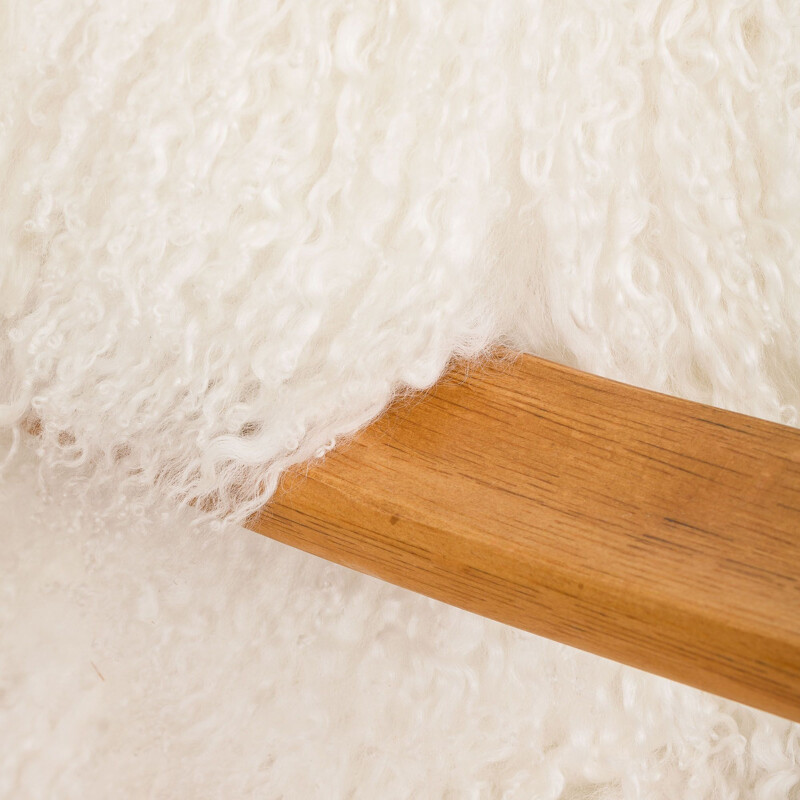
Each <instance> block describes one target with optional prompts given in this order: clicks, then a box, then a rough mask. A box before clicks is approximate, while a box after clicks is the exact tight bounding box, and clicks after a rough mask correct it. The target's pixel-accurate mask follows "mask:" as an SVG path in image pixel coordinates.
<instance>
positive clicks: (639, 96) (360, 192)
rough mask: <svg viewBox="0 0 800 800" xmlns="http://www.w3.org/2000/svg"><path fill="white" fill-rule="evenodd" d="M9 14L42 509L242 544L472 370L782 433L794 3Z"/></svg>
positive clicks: (798, 43)
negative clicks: (607, 387) (471, 363)
mask: <svg viewBox="0 0 800 800" xmlns="http://www.w3.org/2000/svg"><path fill="white" fill-rule="evenodd" d="M0 9H2V10H1V11H0V14H2V19H1V20H0V36H2V37H3V46H2V48H0V68H2V75H3V79H2V81H0V174H2V176H3V200H2V205H0V248H2V251H0V252H1V253H2V255H1V256H0V259H1V260H0V265H2V269H0V320H2V322H0V324H1V325H2V328H1V329H0V333H1V334H2V338H0V365H1V366H2V384H0V404H1V405H0V424H1V425H2V426H3V427H4V428H6V429H9V430H11V431H12V432H13V434H14V441H15V442H16V441H19V440H22V439H24V438H26V431H27V432H30V429H31V427H33V428H34V429H35V431H36V434H37V435H36V437H35V447H36V449H37V452H38V453H39V456H40V465H41V478H42V482H43V484H44V485H46V486H56V485H58V486H63V485H65V484H70V483H71V484H72V485H74V486H75V487H76V488H77V487H80V488H81V491H82V492H84V494H85V496H86V497H87V502H89V503H91V502H95V503H96V502H97V501H96V499H93V498H96V496H97V494H98V492H102V490H103V487H113V489H114V491H115V492H116V493H118V496H122V495H124V496H125V497H126V499H127V501H128V502H133V503H139V504H140V505H142V506H143V507H149V506H151V505H152V504H153V503H155V502H156V495H159V496H167V497H171V498H173V499H174V500H181V501H190V502H194V503H197V504H198V505H200V506H202V507H204V508H208V509H210V510H211V511H212V512H213V513H214V514H216V515H217V516H221V517H226V518H228V519H231V520H238V521H241V520H243V519H244V518H245V517H246V516H247V514H248V513H250V512H252V511H253V510H255V509H256V508H257V507H258V506H260V505H261V504H263V503H264V502H265V501H266V500H268V499H269V497H270V495H271V494H272V493H273V492H274V490H275V488H276V485H277V483H278V479H279V476H280V474H281V473H282V472H283V471H284V470H285V469H286V468H287V467H288V466H290V465H292V464H296V463H302V462H304V461H307V460H308V459H310V458H313V457H314V456H316V455H318V454H321V453H324V452H325V451H326V450H327V449H329V448H330V447H331V446H332V444H333V443H334V442H336V441H337V440H338V439H340V438H341V437H346V436H348V435H350V434H352V433H353V432H354V431H356V430H357V429H359V428H360V427H362V426H363V425H364V424H365V423H366V422H368V421H369V420H370V419H372V418H374V417H375V416H376V415H377V414H378V413H379V412H380V411H381V410H382V409H383V408H385V406H386V405H387V403H388V402H389V401H390V399H391V398H392V397H393V396H394V395H396V394H398V393H402V392H406V391H409V390H417V389H424V388H425V387H428V386H430V385H431V384H432V383H433V381H435V379H436V378H437V377H438V376H439V375H440V374H441V372H442V370H443V369H444V368H445V366H446V365H447V363H448V361H449V360H450V359H451V358H453V357H454V356H459V355H462V356H476V355H478V354H479V353H481V352H482V351H483V350H484V349H485V348H486V347H487V346H488V345H489V344H491V343H494V342H505V343H508V344H512V345H514V346H516V347H518V348H520V349H524V350H528V351H531V352H534V353H538V354H540V355H545V356H548V357H551V358H554V359H557V360H559V361H562V362H566V363H571V364H574V365H575V366H578V367H580V368H583V369H587V370H590V371H593V372H596V373H600V374H604V375H609V376H612V377H615V378H620V379H623V380H626V381H629V382H632V383H636V384H639V385H643V386H647V387H650V388H654V389H659V390H664V391H669V392H672V393H678V394H681V395H684V396H687V397H691V398H694V399H700V400H705V401H708V402H712V403H715V404H717V405H721V406H725V407H730V408H736V409H739V410H745V411H749V412H750V413H755V414H759V415H761V416H764V417H767V418H769V419H776V420H781V421H783V422H786V423H789V424H796V423H797V422H798V413H799V411H798V409H800V400H798V386H799V385H800V377H799V376H798V373H799V372H800V355H799V352H800V350H799V348H800V337H798V332H800V278H798V275H800V268H799V267H798V259H799V258H800V247H798V242H799V241H800V215H798V211H797V210H798V208H800V140H799V139H798V129H799V126H800V34H798V29H799V26H800V22H799V21H798V19H799V18H800V7H798V5H797V4H796V3H793V2H786V3H782V4H781V3H779V2H772V0H770V2H753V3H742V2H720V3H717V2H715V3H687V2H682V1H681V2H638V3H620V2H609V3H571V2H567V3H559V4H547V3H536V2H519V3H517V2H503V3H490V4H467V3H456V2H453V3H445V2H436V1H435V0H434V1H432V0H419V1H418V2H413V1H411V2H405V3H393V2H387V3H373V2H370V1H368V0H363V2H341V0H337V1H336V2H321V3H313V4H311V3H290V2H284V3H280V2H257V3H256V2H230V1H229V0H225V1H224V2H223V1H222V0H220V1H219V2H192V3H179V2H176V0H158V2H146V1H145V0H108V1H107V2H103V1H100V2H81V3H75V2H73V0H41V2H25V3H19V2H15V0H3V2H2V4H0ZM743 385H746V386H747V387H748V391H747V392H746V393H743V392H742V386H743ZM7 455H9V454H7Z"/></svg>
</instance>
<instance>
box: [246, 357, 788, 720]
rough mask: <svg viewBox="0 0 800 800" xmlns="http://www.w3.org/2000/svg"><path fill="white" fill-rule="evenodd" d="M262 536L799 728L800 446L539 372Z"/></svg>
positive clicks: (458, 397)
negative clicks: (773, 715) (763, 711)
mask: <svg viewBox="0 0 800 800" xmlns="http://www.w3.org/2000/svg"><path fill="white" fill-rule="evenodd" d="M251 527H253V528H254V529H255V530H257V531H258V532H260V533H263V534H265V535H267V536H270V537H272V538H274V539H277V540H280V541H282V542H286V543H288V544H291V545H294V546H296V547H299V548H301V549H303V550H306V551H308V552H311V553H314V554H316V555H319V556H322V557H324V558H327V559H329V560H332V561H336V562H338V563H340V564H344V565H345V566H348V567H352V568H354V569H357V570H360V571H362V572H366V573H368V574H370V575H374V576H377V577H379V578H382V579H384V580H387V581H390V582H392V583H395V584H398V585H400V586H404V587H406V588H409V589H412V590H414V591H417V592H421V593H423V594H426V595H429V596H431V597H435V598H437V599H439V600H443V601H444V602H446V603H450V604H453V605H456V606H460V607H461V608H465V609H467V610H469V611H473V612H476V613H478V614H482V615H484V616H487V617H491V618H493V619H496V620H500V621H502V622H505V623H508V624H511V625H514V626H517V627H519V628H524V629H526V630H529V631H533V632H534V633H538V634H541V635H544V636H547V637H549V638H552V639H557V640H559V641H562V642H565V643H567V644H570V645H574V646H576V647H579V648H582V649H584V650H589V651H591V652H594V653H598V654H600V655H603V656H607V657H609V658H613V659H616V660H618V661H622V662H625V663H627V664H631V665H634V666H636V667H640V668H642V669H645V670H648V671H650V672H654V673H657V674H660V675H664V676H667V677H669V678H673V679H675V680H678V681H682V682H684V683H688V684H692V685H694V686H698V687H700V688H702V689H706V690H709V691H711V692H715V693H717V694H721V695H724V696H727V697H731V698H733V699H736V700H739V701H742V702H744V703H747V704H750V705H754V706H758V707H761V708H764V709H767V710H769V711H772V712H774V713H777V714H780V715H783V716H786V717H789V718H792V719H795V720H800V432H799V431H797V430H794V429H791V428H787V427H784V426H780V425H775V424H771V423H768V422H764V421H761V420H757V419H753V418H751V417H746V416H742V415H738V414H733V413H730V412H725V411H721V410H718V409H714V408H709V407H707V406H702V405H697V404H694V403H689V402H686V401H683V400H678V399H675V398H671V397H666V396H663V395H658V394H654V393H652V392H646V391H643V390H640V389H635V388H632V387H629V386H624V385H621V384H618V383H614V382H612V381H608V380H605V379H602V378H597V377H594V376H591V375H586V374H583V373H579V372H576V371H575V370H572V369H569V368H566V367H562V366H558V365H556V364H552V363H549V362H546V361H542V360H539V359H535V358H531V357H528V356H522V357H520V358H519V359H518V360H517V361H516V362H515V363H514V364H513V365H512V364H509V363H500V364H495V365H492V366H487V367H484V368H481V369H479V370H477V371H475V372H473V373H472V374H470V375H468V376H467V375H465V373H464V371H463V368H462V369H461V370H455V371H454V372H452V373H450V374H449V375H448V376H447V377H446V378H445V379H443V380H442V381H441V382H440V383H439V384H438V385H437V386H436V387H435V388H434V389H433V390H432V391H431V392H430V393H429V394H428V395H427V396H425V397H424V398H422V399H421V400H417V401H404V402H403V403H402V404H400V405H397V406H396V407H395V408H393V409H392V410H391V411H390V412H389V413H388V414H387V415H386V416H384V417H383V418H382V419H380V420H379V421H378V422H376V423H375V424H373V425H372V426H371V427H370V428H369V429H367V430H366V431H365V432H363V433H362V434H361V435H360V436H358V437H357V438H356V439H355V441H353V442H352V443H350V444H349V445H346V446H344V447H342V448H340V449H338V450H335V451H333V452H332V453H331V454H329V456H328V457H327V458H326V459H325V461H324V462H322V463H321V464H318V465H316V466H313V467H312V468H311V469H310V471H309V472H308V475H302V476H297V475H295V476H293V477H290V478H289V479H288V480H287V481H286V486H285V487H284V489H283V490H282V492H281V494H280V496H279V498H278V500H277V501H276V502H274V503H273V504H271V505H270V506H269V507H268V508H266V509H265V510H264V511H263V513H262V514H261V515H260V516H259V517H258V518H257V519H254V520H253V521H252V525H251Z"/></svg>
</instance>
